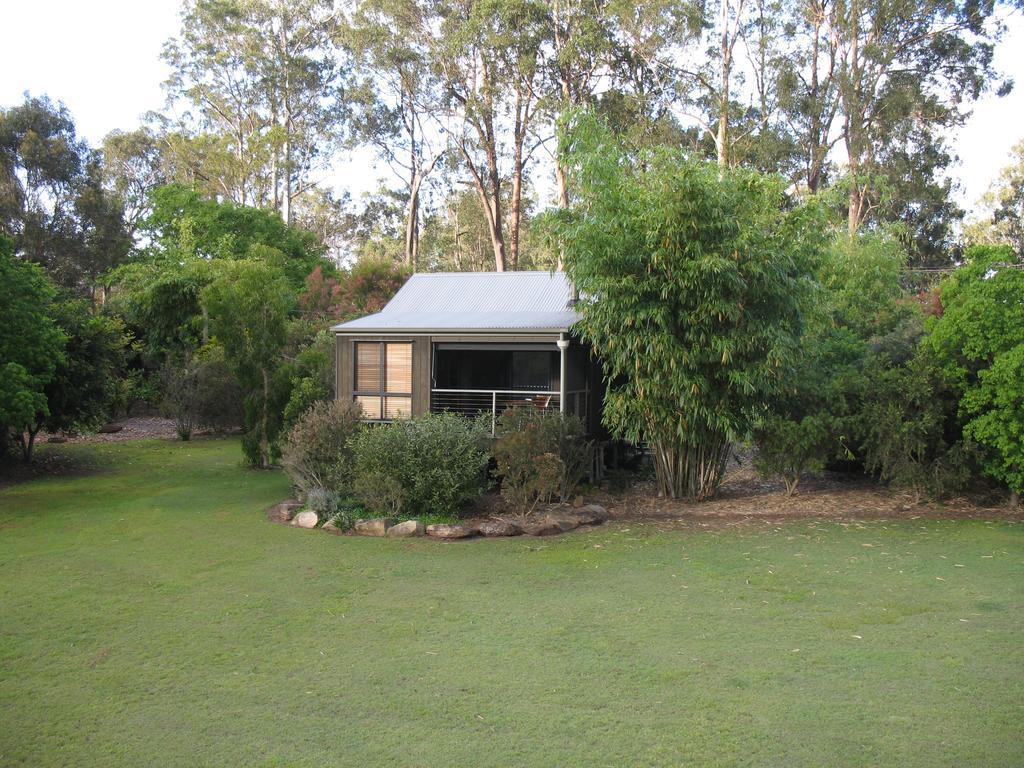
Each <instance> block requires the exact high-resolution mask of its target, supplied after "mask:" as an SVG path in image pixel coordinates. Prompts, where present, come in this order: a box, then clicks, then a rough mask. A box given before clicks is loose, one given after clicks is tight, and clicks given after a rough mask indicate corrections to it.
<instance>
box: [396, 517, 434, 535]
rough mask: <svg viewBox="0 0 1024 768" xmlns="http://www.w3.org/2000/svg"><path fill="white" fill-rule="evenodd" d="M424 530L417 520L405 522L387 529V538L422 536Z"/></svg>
mask: <svg viewBox="0 0 1024 768" xmlns="http://www.w3.org/2000/svg"><path fill="white" fill-rule="evenodd" d="M425 530H426V529H425V528H424V527H423V523H421V522H420V521H419V520H406V521H405V522H402V523H398V524H396V525H392V526H391V527H390V528H388V536H403V537H404V536H422V535H423V532H424V531H425Z"/></svg>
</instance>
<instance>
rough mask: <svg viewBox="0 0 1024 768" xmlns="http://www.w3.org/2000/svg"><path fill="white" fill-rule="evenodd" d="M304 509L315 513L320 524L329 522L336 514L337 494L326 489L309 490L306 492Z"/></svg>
mask: <svg viewBox="0 0 1024 768" xmlns="http://www.w3.org/2000/svg"><path fill="white" fill-rule="evenodd" d="M306 509H311V510H313V511H314V512H316V514H317V517H319V518H320V522H324V521H326V520H329V519H330V518H332V517H333V516H334V515H335V514H336V513H337V512H338V494H337V493H335V492H334V491H329V490H327V489H326V488H310V489H309V490H308V491H306Z"/></svg>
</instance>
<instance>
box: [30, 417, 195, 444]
mask: <svg viewBox="0 0 1024 768" xmlns="http://www.w3.org/2000/svg"><path fill="white" fill-rule="evenodd" d="M114 424H115V425H116V426H119V427H120V428H121V429H119V430H118V431H117V432H110V433H102V432H100V433H90V434H64V433H61V434H58V435H48V434H46V433H44V432H41V433H40V434H39V435H38V436H37V437H36V443H37V444H40V445H41V444H43V443H46V442H48V441H49V440H50V438H57V439H58V440H60V441H61V442H66V443H123V442H127V441H129V440H145V439H147V438H159V439H163V440H174V439H177V437H178V433H177V432H175V431H174V421H173V420H172V419H164V418H161V417H159V416H131V417H128V418H125V419H119V420H118V421H115V422H114Z"/></svg>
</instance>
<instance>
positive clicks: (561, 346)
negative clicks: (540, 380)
mask: <svg viewBox="0 0 1024 768" xmlns="http://www.w3.org/2000/svg"><path fill="white" fill-rule="evenodd" d="M568 349H569V340H568V339H567V338H565V334H564V333H560V334H558V350H559V352H560V353H561V354H560V359H559V367H560V372H559V374H558V410H559V412H560V413H565V353H566V351H568Z"/></svg>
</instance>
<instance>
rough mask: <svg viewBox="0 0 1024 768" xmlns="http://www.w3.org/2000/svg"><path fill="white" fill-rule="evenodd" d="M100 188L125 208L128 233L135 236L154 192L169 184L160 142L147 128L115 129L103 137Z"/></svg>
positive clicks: (148, 208)
mask: <svg viewBox="0 0 1024 768" xmlns="http://www.w3.org/2000/svg"><path fill="white" fill-rule="evenodd" d="M100 151H101V153H102V158H103V163H102V173H103V185H104V187H105V188H106V189H108V190H109V191H110V192H111V193H113V194H114V195H116V196H117V197H118V199H119V200H120V201H121V203H122V205H123V207H124V221H125V227H126V229H127V232H128V234H129V235H130V236H134V234H135V232H136V230H138V228H139V226H140V225H141V224H142V221H143V219H145V217H146V216H147V215H148V213H149V210H150V207H149V198H150V195H151V193H152V192H153V190H155V189H156V188H157V187H159V186H160V185H161V184H165V183H167V182H168V180H169V179H168V174H167V169H166V166H165V158H164V155H163V153H162V151H161V147H160V139H159V137H158V136H157V135H156V134H155V133H154V132H153V131H152V130H151V129H150V128H146V127H143V128H137V129H136V130H134V131H120V130H114V131H111V132H110V133H108V134H107V135H106V136H104V137H103V144H102V149H101V150H100Z"/></svg>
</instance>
